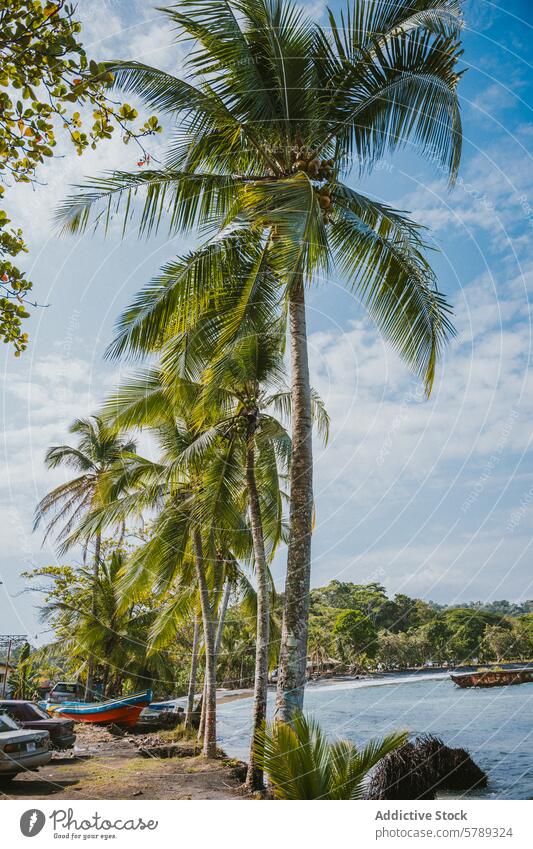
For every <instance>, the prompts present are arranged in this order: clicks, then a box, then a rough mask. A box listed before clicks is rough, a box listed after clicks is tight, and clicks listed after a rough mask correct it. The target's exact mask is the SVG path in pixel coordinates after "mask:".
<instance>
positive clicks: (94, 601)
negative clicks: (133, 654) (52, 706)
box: [85, 531, 102, 701]
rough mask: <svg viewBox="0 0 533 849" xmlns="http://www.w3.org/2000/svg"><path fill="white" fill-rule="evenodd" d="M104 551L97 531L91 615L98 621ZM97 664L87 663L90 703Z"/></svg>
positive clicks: (87, 697) (87, 688) (86, 687)
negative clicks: (102, 552) (100, 573)
mask: <svg viewBox="0 0 533 849" xmlns="http://www.w3.org/2000/svg"><path fill="white" fill-rule="evenodd" d="M101 549H102V534H101V533H100V531H97V533H96V536H95V538H94V559H93V569H92V583H93V586H92V604H91V613H92V615H93V617H94V618H95V619H96V616H97V614H98V575H99V572H100V552H101ZM95 666H96V664H95V662H94V657H93V656H92V655H90V657H89V660H88V663H87V683H86V685H85V700H86V701H89V700H90V699H91V698H92V695H91V694H92V691H93V689H94V670H95Z"/></svg>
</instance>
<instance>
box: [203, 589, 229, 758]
mask: <svg viewBox="0 0 533 849" xmlns="http://www.w3.org/2000/svg"><path fill="white" fill-rule="evenodd" d="M230 595H231V583H230V582H229V581H226V584H225V586H224V592H223V595H222V600H221V603H220V616H219V619H218V625H217V632H216V636H215V664H216V663H217V660H218V653H219V651H220V644H221V642H222V632H223V631H224V622H225V620H226V613H227V610H228V603H229V599H230ZM206 705H207V691H206V682H205V681H204V688H203V691H202V708H201V711H200V723H199V725H198V735H197V740H198V741H199V742H200V741H201V740H203V739H204V735H205V716H206V711H207V707H206Z"/></svg>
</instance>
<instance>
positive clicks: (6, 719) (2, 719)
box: [0, 713, 20, 733]
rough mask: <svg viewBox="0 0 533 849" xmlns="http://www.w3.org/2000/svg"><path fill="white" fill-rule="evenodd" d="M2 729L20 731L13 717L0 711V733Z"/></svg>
mask: <svg viewBox="0 0 533 849" xmlns="http://www.w3.org/2000/svg"><path fill="white" fill-rule="evenodd" d="M2 731H20V727H19V726H18V725H17V723H16V722H15V720H14V719H11V717H10V716H8V715H7V713H0V733H1V732H2Z"/></svg>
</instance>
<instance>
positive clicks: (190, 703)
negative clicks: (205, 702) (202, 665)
mask: <svg viewBox="0 0 533 849" xmlns="http://www.w3.org/2000/svg"><path fill="white" fill-rule="evenodd" d="M199 645H200V622H199V621H198V613H195V614H194V630H193V636H192V651H191V672H190V675H189V689H188V692H187V710H186V713H185V728H190V727H191V725H192V718H193V713H194V697H195V695H196V676H197V674H198V649H199Z"/></svg>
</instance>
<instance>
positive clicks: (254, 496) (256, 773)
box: [246, 441, 269, 790]
mask: <svg viewBox="0 0 533 849" xmlns="http://www.w3.org/2000/svg"><path fill="white" fill-rule="evenodd" d="M246 485H247V488H248V500H249V504H250V520H251V525H252V541H253V548H254V561H255V569H256V574H257V630H256V643H255V680H254V707H253V719H252V743H251V746H250V759H249V761H248V771H247V773H246V786H247V787H248V788H249V789H250V790H260V789H261V788H262V787H263V770H262V769H261V768H260V767H259V765H258V764H257V761H256V757H255V752H254V749H255V746H254V742H255V734H256V731H257V730H258V728H260V726H261V724H262V723H263V721H264V720H265V718H266V706H267V689H268V641H269V598H268V569H267V561H266V555H265V540H264V536H263V522H262V520H261V504H260V502H259V493H258V491H257V481H256V478H255V456H254V446H253V442H251V441H250V443H249V444H248V448H247V451H246Z"/></svg>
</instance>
